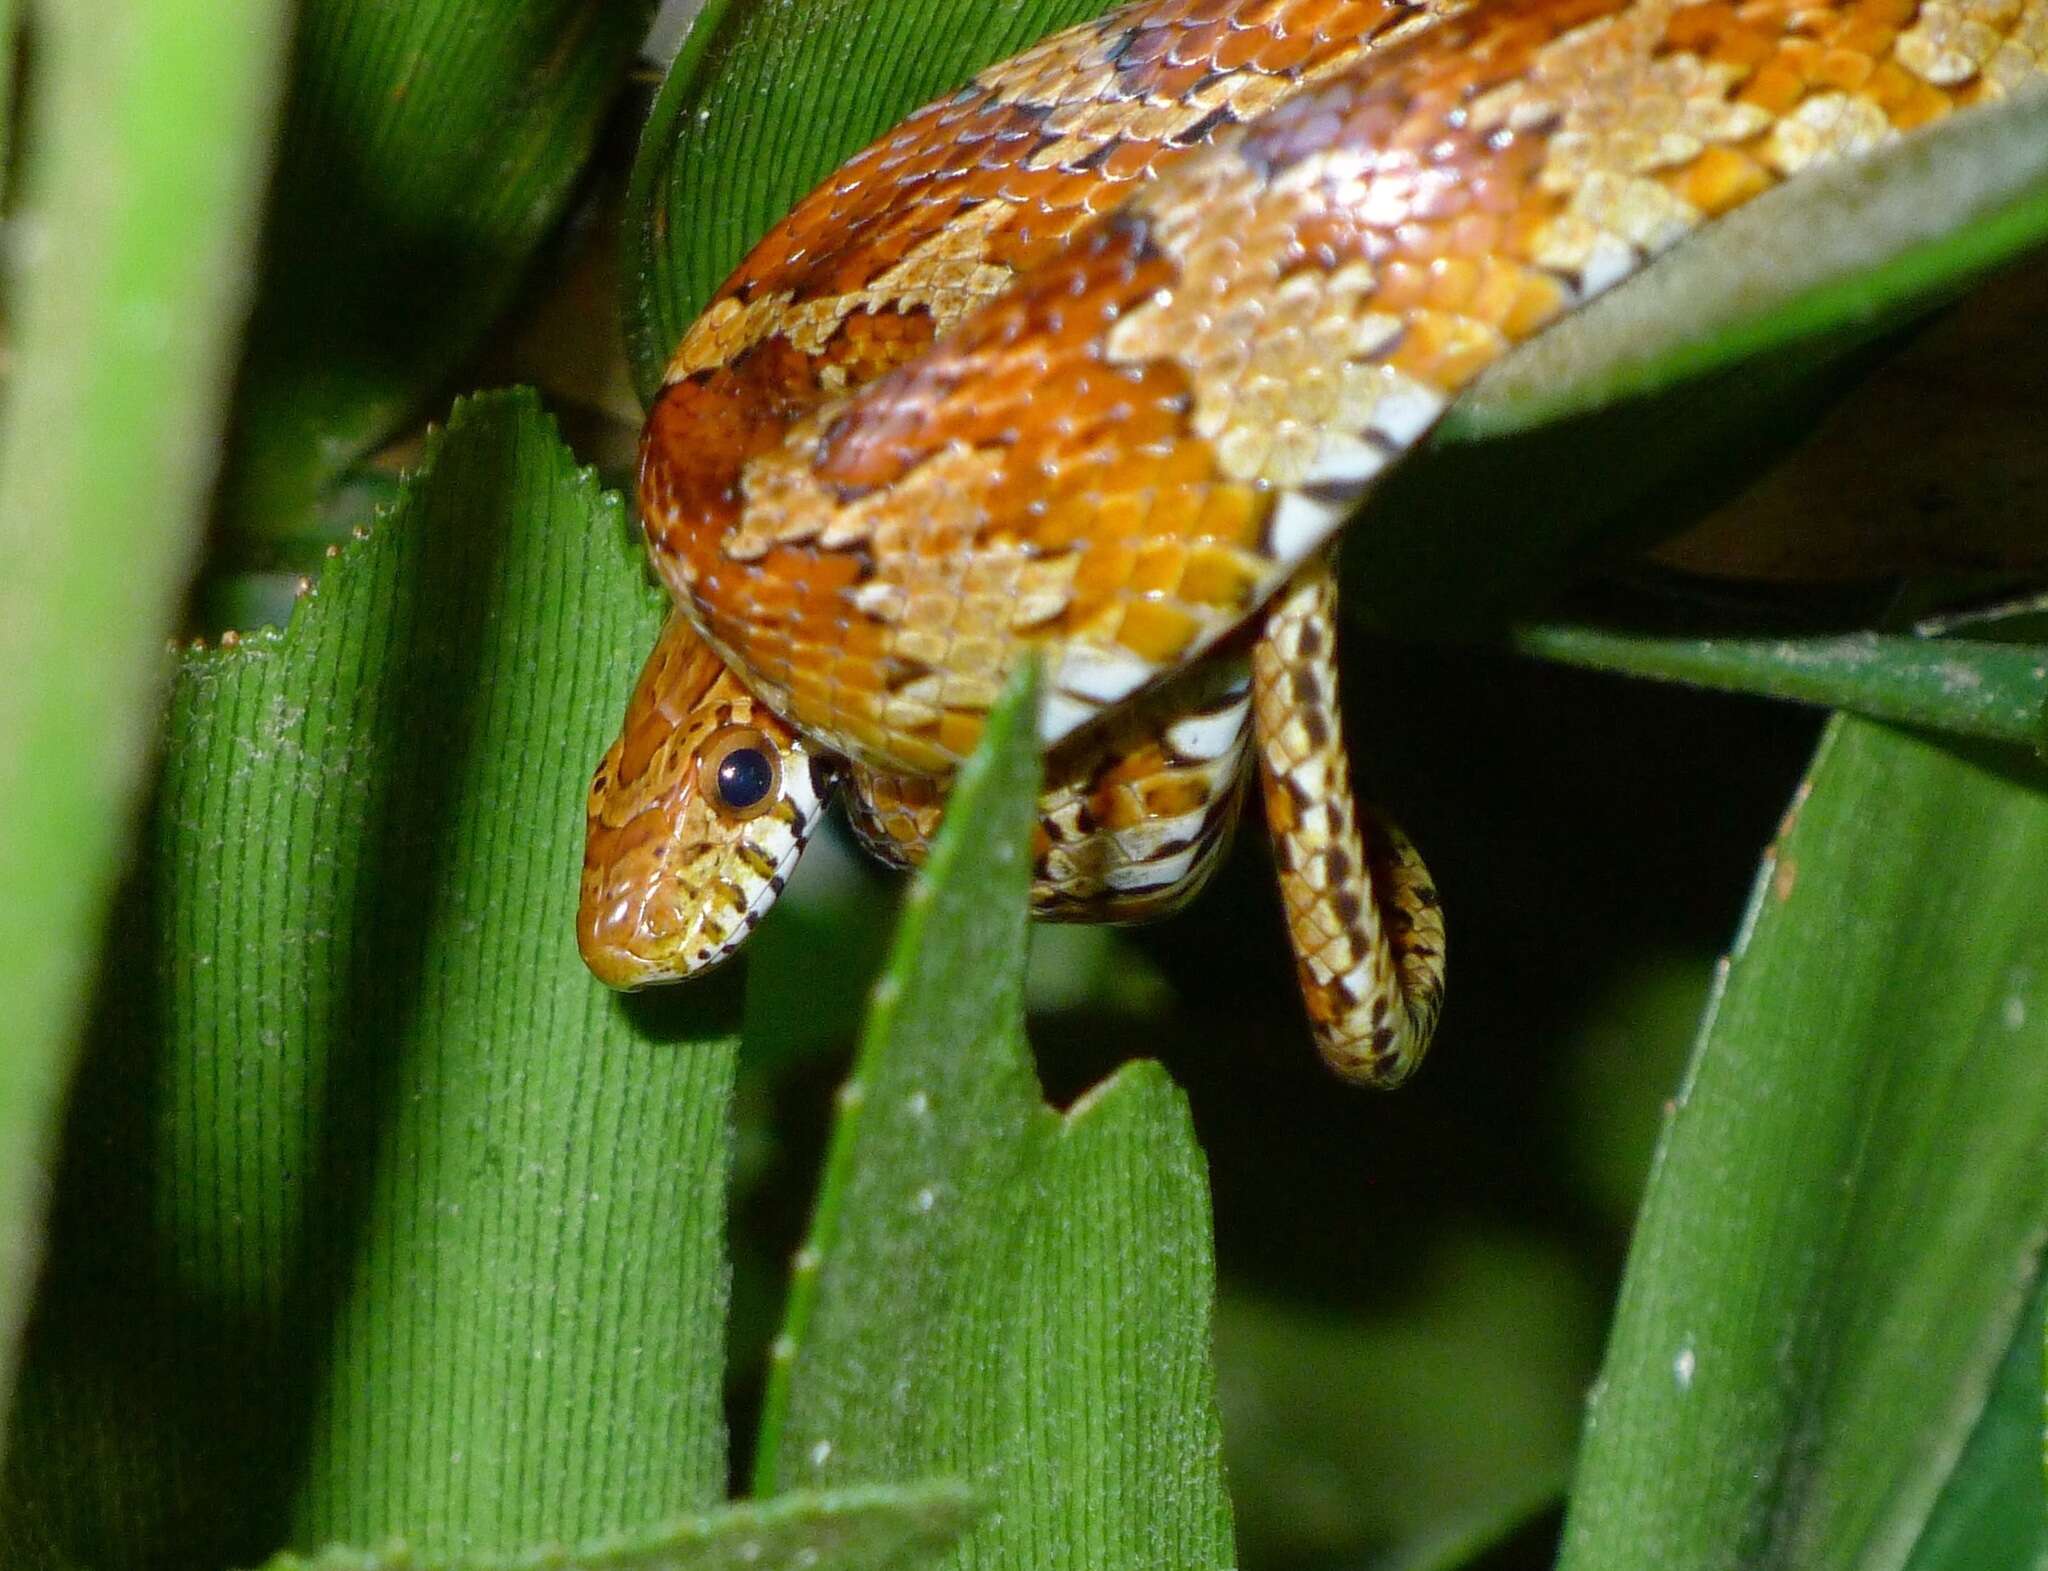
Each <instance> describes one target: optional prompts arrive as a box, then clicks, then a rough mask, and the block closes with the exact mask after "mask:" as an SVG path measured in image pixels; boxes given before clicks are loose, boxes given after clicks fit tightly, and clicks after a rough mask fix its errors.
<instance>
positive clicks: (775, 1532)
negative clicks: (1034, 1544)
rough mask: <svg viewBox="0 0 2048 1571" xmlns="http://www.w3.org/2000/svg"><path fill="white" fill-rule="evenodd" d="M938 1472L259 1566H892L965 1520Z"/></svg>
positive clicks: (947, 1540)
mask: <svg viewBox="0 0 2048 1571" xmlns="http://www.w3.org/2000/svg"><path fill="white" fill-rule="evenodd" d="M974 1516H975V1503H974V1497H973V1495H972V1494H971V1493H970V1492H969V1491H968V1490H967V1489H966V1488H965V1487H964V1486H963V1485H960V1484H956V1483H951V1482H947V1481H945V1480H937V1481H934V1482H931V1483H925V1484H908V1485H904V1486H901V1487H898V1488H893V1489H846V1490H839V1491H836V1492H834V1493H831V1494H807V1495H786V1496H784V1497H783V1498H782V1499H779V1500H768V1501H761V1502H753V1501H749V1502H747V1503H745V1504H741V1505H731V1506H726V1507H723V1508H722V1509H720V1510H717V1511H711V1512H707V1513H705V1514H704V1515H702V1516H696V1517H690V1518H687V1519H685V1520H684V1521H681V1522H676V1523H672V1524H669V1525H668V1526H666V1527H660V1528H655V1529H651V1530H648V1531H644V1532H636V1533H631V1534H623V1535H614V1536H612V1537H609V1538H607V1539H604V1540H602V1541H599V1542H596V1543H592V1544H587V1545H581V1546H577V1547H574V1548H563V1549H535V1550H530V1551H527V1552H525V1553H522V1554H517V1555H513V1556H511V1557H509V1558H506V1559H498V1560H483V1561H478V1560H453V1561H450V1560H432V1559H421V1558H419V1557H417V1556H416V1555H415V1554H414V1553H413V1551H412V1550H410V1549H408V1548H405V1547H403V1546H400V1547H397V1548H392V1549H386V1550H361V1549H339V1548H337V1549H327V1550H322V1551H321V1552H320V1553H319V1554H316V1555H308V1556H299V1555H290V1554H287V1555H280V1556H278V1557H277V1558H276V1559H274V1560H272V1561H271V1562H269V1564H268V1565H267V1566H265V1567H264V1571H897V1568H898V1567H908V1566H916V1565H922V1564H924V1563H925V1562H927V1561H929V1560H931V1559H932V1558H933V1557H935V1556H937V1555H939V1554H942V1553H943V1552H944V1551H945V1550H946V1549H947V1548H949V1547H950V1546H951V1545H952V1544H953V1542H954V1541H955V1540H956V1539H958V1538H959V1536H960V1534H961V1533H962V1532H964V1531H965V1530H966V1528H967V1525H968V1524H969V1523H970V1522H972V1521H973V1520H974Z"/></svg>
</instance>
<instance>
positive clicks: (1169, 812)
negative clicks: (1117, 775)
mask: <svg viewBox="0 0 2048 1571" xmlns="http://www.w3.org/2000/svg"><path fill="white" fill-rule="evenodd" d="M1144 762H1145V763H1146V764H1147V765H1148V766H1152V765H1153V761H1152V760H1151V759H1146V760H1144ZM1136 795H1137V796H1138V798H1139V800H1140V803H1141V804H1142V805H1141V806H1140V808H1139V814H1138V816H1139V821H1140V822H1143V821H1144V820H1146V819H1155V818H1181V817H1185V816H1186V815H1187V814H1190V813H1199V812H1200V811H1201V810H1202V808H1203V807H1204V806H1205V805H1206V804H1207V803H1208V801H1209V788H1208V785H1207V783H1206V782H1204V781H1203V780H1201V779H1200V778H1199V777H1197V778H1194V779H1190V778H1188V777H1187V776H1185V775H1169V776H1165V777H1163V778H1159V779H1155V780H1153V781H1151V782H1149V783H1148V784H1146V785H1143V786H1140V787H1138V788H1137V791H1136Z"/></svg>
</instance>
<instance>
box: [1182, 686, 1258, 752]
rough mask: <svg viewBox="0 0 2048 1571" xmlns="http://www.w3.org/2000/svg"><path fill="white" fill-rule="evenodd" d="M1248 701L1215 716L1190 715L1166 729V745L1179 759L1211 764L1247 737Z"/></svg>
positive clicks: (1234, 705)
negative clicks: (1245, 731) (1245, 733)
mask: <svg viewBox="0 0 2048 1571" xmlns="http://www.w3.org/2000/svg"><path fill="white" fill-rule="evenodd" d="M1250 707H1251V706H1250V703H1249V701H1247V702H1245V703H1239V704H1233V705H1231V707H1230V708H1228V709H1224V710H1220V711H1218V712H1216V713H1214V714H1205V715H1190V716H1188V718H1187V719H1185V720H1176V721H1175V722H1174V723H1173V724H1172V725H1170V726H1168V727H1167V728H1166V745H1167V746H1168V747H1170V748H1172V749H1173V750H1174V752H1175V753H1177V754H1178V755H1179V756H1180V757H1182V758H1186V759H1191V760H1198V761H1204V762H1206V761H1209V760H1212V759H1218V758H1222V757H1224V756H1225V755H1226V754H1228V753H1230V752H1232V751H1234V750H1235V749H1236V748H1237V747H1238V745H1239V744H1240V743H1241V742H1242V740H1243V738H1244V727H1245V719H1246V715H1247V713H1248V711H1249V709H1250Z"/></svg>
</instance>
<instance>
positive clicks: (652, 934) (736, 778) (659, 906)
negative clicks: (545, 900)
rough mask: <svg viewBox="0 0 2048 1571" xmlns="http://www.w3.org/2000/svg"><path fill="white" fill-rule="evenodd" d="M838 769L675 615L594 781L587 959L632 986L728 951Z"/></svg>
mask: <svg viewBox="0 0 2048 1571" xmlns="http://www.w3.org/2000/svg"><path fill="white" fill-rule="evenodd" d="M833 771H834V766H833V764H832V763H831V762H830V761H829V760H828V759H826V758H823V757H821V756H820V755H818V754H816V753H815V752H813V751H812V750H811V749H810V748H808V747H807V746H806V745H805V743H804V741H803V739H802V738H801V737H799V736H798V735H797V734H796V733H795V732H794V731H792V730H791V729H790V727H789V726H787V725H786V724H784V723H783V721H782V720H781V718H780V717H779V716H777V715H776V714H775V713H774V712H773V711H772V710H770V709H769V708H768V707H767V706H766V705H765V704H763V703H761V702H760V700H758V699H756V698H755V697H754V696H753V695H752V694H751V693H750V692H748V691H747V689H746V688H745V687H744V686H742V685H741V684H740V682H739V679H738V678H737V677H735V676H734V675H733V674H732V672H731V671H730V670H729V669H728V668H727V666H726V664H725V662H724V661H723V660H721V659H720V658H719V657H718V655H717V654H715V653H714V652H713V651H712V650H711V648H710V647H709V646H708V645H707V644H706V643H705V642H704V641H703V639H702V638H700V637H699V636H698V635H697V633H696V631H695V629H693V628H692V627H691V626H690V624H689V623H688V622H687V621H686V620H685V619H684V618H683V617H682V616H681V615H680V614H679V613H678V614H674V615H671V616H670V618H669V621H668V625H667V626H666V627H665V628H664V629H663V630H662V635H661V641H660V642H659V643H658V644H656V645H655V649H654V653H653V654H652V655H651V656H649V657H648V661H647V666H646V668H645V669H644V670H643V671H642V672H641V673H640V684H639V686H638V687H636V688H635V689H634V691H633V698H632V702H631V703H630V704H629V705H628V706H627V709H626V723H625V726H624V728H623V730H622V731H621V733H620V735H619V739H618V740H617V741H616V742H614V743H612V745H611V748H610V750H609V751H608V752H606V754H605V755H604V760H603V762H602V763H600V764H599V765H598V766H597V774H596V776H595V778H593V779H592V781H591V783H590V800H589V818H588V823H587V829H586V836H585V839H584V849H583V893H582V901H581V905H580V908H579V910H578V912H577V918H576V942H577V947H578V948H580V949H581V950H582V951H583V961H584V964H585V965H587V966H589V967H590V969H591V971H592V973H593V974H595V975H596V976H597V978H598V980H599V981H602V982H604V983H606V984H607V985H609V986H612V987H618V988H635V987H645V986H648V985H650V984H652V983H656V982H671V981H677V980H680V979H682V978H684V977H690V976H696V975H698V974H700V973H702V972H704V971H708V970H710V969H711V968H712V967H713V966H715V965H717V964H718V963H719V962H720V961H722V960H724V959H726V958H727V957H728V956H730V955H731V954H732V953H733V951H734V950H736V949H737V948H738V947H739V946H740V943H741V941H742V940H744V939H745V938H746V936H747V934H748V933H749V932H751V931H752V930H753V927H754V924H755V923H756V922H758V921H760V919H761V918H762V917H763V916H764V915H766V914H767V911H768V908H769V907H770V906H772V905H773V904H774V903H775V897H776V896H777V895H779V894H781V893H782V886H783V884H784V883H785V882H786V881H787V880H788V878H789V874H790V871H791V869H792V868H794V867H795V865H796V859H797V857H798V856H799V855H800V854H801V853H802V851H803V848H804V843H805V842H806V841H807V840H809V839H810V836H811V831H812V829H814V828H815V827H816V826H817V822H818V818H819V816H820V815H821V814H822V813H823V812H824V809H825V803H826V800H827V799H828V797H829V795H830V788H831V784H832V781H833V778H834V773H833Z"/></svg>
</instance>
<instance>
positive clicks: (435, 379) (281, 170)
mask: <svg viewBox="0 0 2048 1571" xmlns="http://www.w3.org/2000/svg"><path fill="white" fill-rule="evenodd" d="M652 9H653V7H652V4H651V0H422V3H418V4H410V5H386V4H383V3H381V0H310V3H308V4H306V5H304V6H303V7H301V15H300V19H299V25H298V32H297V35H296V39H295V47H294V52H293V61H292V76H291V88H292V93H291V107H290V113H289V115H288V118H287V122H286V126H285V134H284V141H283V147H282V152H281V154H280V161H279V167H278V172H277V180H276V185H275V190H274V195H273V201H272V210H271V214H270V221H269V229H268V231H267V234H266V246H265V252H264V262H263V273H262V284H261V289H260V292H259V294H258V298H257V304H256V311H255V315H254V318H253V319H252V321H251V323H250V328H249V353H248V357H247V359H246V361H245V363H244V365H243V368H242V382H241V387H240V389H239V392H238V397H237V402H236V410H235V413H236V427H235V434H234V444H233V447H232V449H231V452H230V458H229V470H228V476H227V494H226V496H225V498H224V504H223V505H224V508H225V511H226V515H227V517H228V519H229V521H230V523H231V524H232V525H233V526H234V527H235V528H237V529H239V530H241V531H244V532H246V533H248V534H250V535H254V536H258V537H276V536H278V535H280V534H287V533H290V532H291V531H293V530H295V529H303V528H305V527H306V526H307V524H308V520H309V515H310V514H311V513H312V511H313V509H314V508H315V506H316V505H317V503H318V500H319V496H320V493H321V491H322V490H323V489H324V488H325V487H326V486H327V485H329V484H330V483H331V482H333V481H334V480H335V479H336V478H337V477H338V476H339V475H340V474H341V472H342V471H343V470H344V469H345V468H346V467H347V466H348V465H349V464H350V463H351V462H353V461H354V460H355V459H357V458H358V457H360V456H361V455H362V454H364V453H366V452H368V451H369V450H371V449H372V448H375V447H377V446H378V445H380V444H381V443H383V442H385V441H386V440H388V439H389V438H390V437H391V436H392V435H394V434H395V433H396V432H397V431H398V430H399V429H400V428H401V427H402V426H403V425H404V424H405V423H406V422H407V421H408V420H410V419H411V418H412V417H413V416H414V415H415V414H416V412H417V411H418V410H419V408H420V406H421V405H422V403H423V402H424V401H425V400H426V398H427V397H428V396H429V395H430V394H431V393H432V392H433V391H434V390H435V389H436V388H437V387H438V386H440V384H441V383H442V382H443V381H444V380H445V379H446V378H447V377H448V375H449V374H450V372H452V371H453V370H454V369H455V367H456V365H457V363H458V362H459V361H460V360H461V359H462V358H463V357H464V356H465V355H467V354H469V353H471V352H472V351H473V350H474V349H475V348H476V346H477V344H478V341H479V340H480V339H481V338H482V336H483V334H484V333H485V331H486V329H487V328H489V326H490V325H491V323H492V322H493V321H494V320H495V319H496V318H497V316H498V315H499V313H500V312H501V311H503V310H504V308H505V306H506V304H507V302H508V301H509V300H510V299H511V296H512V292H513V290H514V289H515V288H516V287H517V286H518V284H519V281H520V276H521V274H522V272H523V270H524V268H525V266H526V264H527V261H528V260H529V258H530V257H531V256H532V254H533V250H534V247H535V245H536V244H537V243H538V242H539V240H540V239H541V237H542V236H543V235H544V234H545V233H546V232H547V231H548V229H549V228H550V227H551V226H552V225H553V224H554V223H555V222H556V220H557V219H558V218H559V217H560V215H561V213H562V210H563V206H564V204H565V202H566V201H567V199H568V197H569V195H570V192H571V188H572V184H573V182H574V180H575V178H576V176H577V174H578V173H579V171H580V170H581V169H582V168H583V165H584V163H585V161H586V160H587V159H588V157H589V155H590V151H591V148H592V147H593V145H594V144H595V142H596V140H597V134H598V131H599V129H600V127H601V124H602V122H603V118H604V115H605V112H606V110H607V109H608V107H609V106H610V104H611V102H612V99H613V97H614V95H615V93H616V91H617V89H618V85H619V82H620V80H621V78H622V76H623V74H624V72H625V70H626V68H627V67H628V66H629V65H630V64H631V63H632V60H633V56H634V52H635V50H636V49H637V48H638V46H639V43H640V40H641V38H642V37H643V36H644V35H645V33H646V30H647V22H648V18H649V16H650V15H651V14H652Z"/></svg>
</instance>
